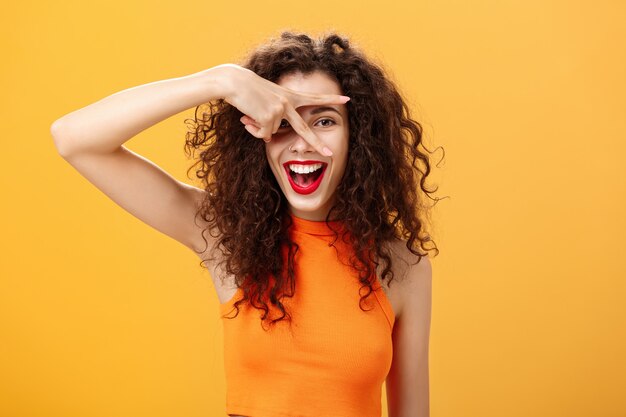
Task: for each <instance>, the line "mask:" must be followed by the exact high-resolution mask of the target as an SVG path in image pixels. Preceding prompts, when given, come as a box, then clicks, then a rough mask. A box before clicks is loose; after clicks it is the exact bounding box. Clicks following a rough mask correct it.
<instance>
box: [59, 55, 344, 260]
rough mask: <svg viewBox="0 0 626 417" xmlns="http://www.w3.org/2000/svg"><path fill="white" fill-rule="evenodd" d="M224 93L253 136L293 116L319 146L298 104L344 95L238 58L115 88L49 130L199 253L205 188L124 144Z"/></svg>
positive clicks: (144, 214) (97, 181)
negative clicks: (292, 83) (300, 85)
mask: <svg viewBox="0 0 626 417" xmlns="http://www.w3.org/2000/svg"><path fill="white" fill-rule="evenodd" d="M217 98H223V99H225V100H226V101H227V102H228V103H230V104H231V105H233V106H234V107H236V108H237V109H238V110H240V111H241V112H242V113H243V114H244V115H245V116H247V117H249V118H250V120H252V121H254V124H255V125H254V126H253V125H252V124H246V126H245V127H246V129H247V130H248V131H249V132H250V133H251V134H252V135H253V136H256V137H258V138H267V137H268V136H269V137H271V134H272V133H274V132H276V129H278V126H279V125H280V122H281V120H282V119H283V118H286V119H287V120H289V122H290V124H291V125H292V126H294V129H296V130H297V131H298V132H299V133H300V134H301V135H302V136H303V137H304V138H305V140H307V141H309V142H310V143H311V144H313V145H314V146H315V147H316V148H318V149H320V150H321V149H323V147H324V144H323V143H322V142H321V140H320V139H319V138H317V136H316V135H315V134H314V133H313V131H312V130H310V129H309V128H308V126H307V125H306V123H305V122H304V120H302V118H301V117H300V116H299V115H298V113H297V111H296V110H295V107H298V106H301V105H309V104H327V103H328V104H332V103H343V102H345V99H343V98H342V97H341V96H338V95H335V94H330V95H318V94H304V93H298V92H294V91H292V90H288V89H285V88H283V87H281V86H279V85H277V84H275V83H273V82H271V81H269V80H266V79H264V78H262V77H259V76H258V75H256V74H255V73H254V72H253V71H250V70H248V69H245V68H243V67H241V66H239V65H234V64H223V65H218V66H216V67H213V68H209V69H207V70H203V71H200V72H198V73H194V74H191V75H188V76H185V77H179V78H172V79H167V80H162V81H156V82H152V83H148V84H144V85H140V86H137V87H133V88H129V89H126V90H123V91H120V92H118V93H115V94H112V95H110V96H108V97H105V98H104V99H102V100H100V101H97V102H95V103H93V104H90V105H88V106H87V107H84V108H81V109H79V110H76V111H74V112H72V113H69V114H67V115H65V116H63V117H61V118H60V119H58V120H57V121H55V122H54V123H53V124H52V126H51V128H50V130H51V133H52V136H53V138H54V144H55V146H56V148H57V150H58V152H59V154H60V155H61V156H62V157H63V158H64V159H65V160H66V161H67V162H68V163H69V164H70V165H72V166H73V167H74V168H75V169H76V170H77V171H78V172H80V173H81V174H82V175H83V176H84V177H85V178H86V179H87V180H88V181H90V182H91V183H92V184H93V185H95V186H96V187H97V188H98V189H100V190H101V191H102V192H103V193H105V194H106V195H107V196H108V197H109V198H111V199H112V200H113V201H114V202H115V203H117V204H118V205H120V206H121V207H122V208H124V209H125V210H126V211H128V212H129V213H131V214H132V215H134V216H135V217H137V218H138V219H140V220H142V221H143V222H144V223H146V224H148V225H150V226H152V227H153V228H155V229H157V230H159V231H160V232H162V233H164V234H166V235H168V236H170V237H172V238H174V239H175V240H177V241H179V242H181V243H183V244H184V245H185V246H187V247H189V248H191V249H193V250H194V251H196V252H199V251H204V249H205V248H206V247H205V245H206V244H205V242H204V239H203V237H202V231H203V230H204V229H206V224H205V222H204V221H203V220H202V219H196V217H195V214H196V212H197V207H198V205H199V203H200V202H201V201H202V200H204V199H205V193H206V192H205V191H204V190H201V189H199V188H197V187H193V186H190V185H187V184H185V183H182V182H180V181H177V180H176V179H175V178H173V177H172V176H171V175H169V174H168V173H167V172H165V171H163V170H162V169H161V168H160V167H158V166H157V165H156V164H154V163H153V162H151V161H149V160H148V159H146V158H144V157H142V156H141V155H138V154H136V153H134V152H132V151H130V150H129V149H127V148H125V147H124V146H123V144H124V143H125V142H126V141H127V140H129V139H130V138H132V137H133V136H135V135H136V134H138V133H139V132H141V131H143V130H145V129H147V128H148V127H150V126H152V125H154V124H155V123H157V122H159V121H161V120H163V119H165V118H167V117H170V116H172V115H174V114H177V113H179V112H181V111H183V110H185V109H188V108H191V107H195V106H198V105H200V104H203V103H207V102H209V101H212V100H213V99H217ZM244 119H245V118H244ZM242 123H244V122H243V121H242ZM196 220H197V221H198V223H196ZM205 237H206V239H207V241H209V240H210V239H211V238H212V237H211V236H210V235H209V234H207V233H205ZM210 243H211V242H210V241H209V244H210Z"/></svg>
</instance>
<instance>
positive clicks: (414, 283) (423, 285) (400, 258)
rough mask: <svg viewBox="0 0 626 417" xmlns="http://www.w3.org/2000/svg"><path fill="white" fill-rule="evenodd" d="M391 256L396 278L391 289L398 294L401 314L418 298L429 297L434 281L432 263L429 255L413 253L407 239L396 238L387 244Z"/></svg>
mask: <svg viewBox="0 0 626 417" xmlns="http://www.w3.org/2000/svg"><path fill="white" fill-rule="evenodd" d="M386 247H387V249H388V250H389V254H390V257H391V262H392V268H393V272H394V278H393V281H392V283H391V285H390V288H389V291H390V292H393V294H395V295H396V298H397V299H398V301H399V304H400V315H402V312H404V311H405V310H406V309H407V306H408V305H409V304H411V303H414V301H415V300H416V299H419V298H423V297H429V294H430V287H431V281H432V265H431V262H430V259H429V258H428V256H422V257H421V258H420V257H418V256H417V255H415V254H413V253H412V252H411V251H410V250H409V249H408V248H407V246H406V241H403V240H400V239H395V240H394V241H392V242H388V243H387V244H386Z"/></svg>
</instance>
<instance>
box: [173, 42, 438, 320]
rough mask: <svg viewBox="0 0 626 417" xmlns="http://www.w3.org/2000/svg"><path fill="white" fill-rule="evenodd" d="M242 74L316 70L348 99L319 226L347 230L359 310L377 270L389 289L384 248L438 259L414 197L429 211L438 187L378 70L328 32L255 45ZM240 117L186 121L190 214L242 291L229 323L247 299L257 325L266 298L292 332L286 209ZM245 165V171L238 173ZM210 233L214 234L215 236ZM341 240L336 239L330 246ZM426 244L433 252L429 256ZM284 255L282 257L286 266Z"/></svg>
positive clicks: (403, 108) (416, 135)
mask: <svg viewBox="0 0 626 417" xmlns="http://www.w3.org/2000/svg"><path fill="white" fill-rule="evenodd" d="M241 66H243V67H245V68H248V69H250V70H252V71H254V72H255V73H256V74H257V75H259V76H261V77H263V78H265V79H267V80H270V81H272V82H276V81H277V80H278V79H279V78H280V77H281V76H282V75H285V74H290V73H294V72H301V73H303V74H305V75H306V74H310V73H311V72H313V71H322V72H323V73H325V74H327V75H328V76H330V77H331V78H332V79H334V80H336V81H337V82H338V84H339V86H340V87H341V90H342V94H344V95H347V96H349V97H350V101H348V102H347V103H346V105H347V109H348V114H349V126H350V129H349V131H350V132H349V149H348V161H347V165H346V170H345V173H344V176H343V178H342V180H341V183H340V184H339V186H338V188H337V198H336V202H335V204H334V206H333V207H332V208H331V209H330V212H329V213H328V215H327V217H326V220H325V221H326V223H327V224H328V222H329V220H330V219H331V218H338V219H342V224H343V225H344V226H345V227H344V229H343V230H344V231H343V233H342V236H341V238H342V239H343V240H344V241H345V242H346V243H350V245H351V247H352V248H353V249H354V254H352V255H350V258H349V259H350V263H351V267H352V268H353V269H354V271H355V272H356V273H358V276H359V281H360V283H361V284H362V286H361V288H360V290H361V289H363V288H366V289H368V291H367V293H366V294H365V295H362V296H361V299H360V306H361V303H362V302H363V301H364V300H365V299H366V298H367V297H368V296H370V294H371V293H372V291H373V287H372V285H373V284H375V283H376V278H375V271H376V267H377V266H378V265H379V263H380V262H383V264H384V268H383V270H382V275H381V277H380V278H381V280H385V279H388V280H389V282H391V281H392V280H393V277H394V273H393V270H392V260H391V256H390V252H389V250H388V249H387V248H385V245H384V244H385V243H387V242H390V241H392V240H394V239H400V240H402V241H403V242H405V243H406V247H407V248H408V249H409V250H410V252H411V253H412V254H414V255H416V256H417V257H418V262H419V261H420V260H421V258H422V257H423V256H427V255H426V254H424V253H423V252H420V251H419V250H418V249H422V250H426V251H428V250H435V251H436V253H437V254H438V253H439V250H438V249H437V246H436V245H435V244H434V242H433V240H432V239H431V237H430V236H429V235H428V234H427V233H426V232H425V231H424V224H423V217H424V216H426V217H428V208H427V207H425V206H424V204H423V200H424V199H423V198H422V197H421V196H420V194H419V191H420V189H421V190H422V191H423V192H424V195H425V196H428V197H429V198H431V199H432V200H435V203H436V201H437V200H438V199H433V198H432V197H431V196H430V195H429V194H432V193H434V192H435V191H437V188H435V190H428V189H426V187H425V185H424V184H425V181H426V177H427V176H428V175H429V173H430V171H431V165H430V163H429V158H428V156H427V155H426V154H425V153H423V152H421V151H420V150H419V149H418V148H419V145H422V147H424V145H423V143H422V126H421V125H420V124H419V123H418V122H417V121H415V120H413V119H411V117H410V114H409V108H408V106H407V104H406V103H405V100H404V99H403V98H402V97H401V94H400V93H399V92H398V90H397V88H396V87H395V85H394V83H393V82H392V81H391V80H390V79H388V77H387V76H385V73H384V70H383V69H382V67H381V66H379V65H377V64H376V63H374V62H373V61H372V60H371V59H368V58H367V57H366V56H365V54H364V53H363V52H361V51H360V50H359V49H357V48H355V47H354V46H353V45H351V44H350V42H349V40H348V38H346V37H345V36H341V35H339V34H337V33H335V32H330V33H327V34H325V35H323V36H321V37H319V38H318V39H312V38H311V37H309V36H308V35H307V34H305V33H298V32H293V31H283V32H282V33H281V34H280V36H279V37H274V38H271V39H270V40H269V42H267V43H265V44H262V45H260V46H258V47H257V48H256V49H255V50H254V51H252V53H251V54H249V55H248V57H247V59H245V62H244V63H242V64H241ZM200 115H201V117H199V116H200ZM242 115H243V113H242V112H240V111H239V110H238V109H237V108H235V107H234V106H232V105H230V104H228V103H227V102H226V101H225V100H224V99H218V100H214V101H212V102H210V103H206V104H203V105H200V106H198V107H197V108H196V111H195V119H193V120H192V119H186V120H185V122H186V123H187V122H190V124H191V126H190V129H189V132H187V135H186V142H185V151H186V153H187V154H188V155H189V153H190V151H191V150H192V149H194V150H199V151H200V158H199V159H198V161H197V162H196V163H195V164H194V165H192V167H190V168H189V170H191V169H192V168H193V167H194V166H196V165H198V164H199V165H200V167H199V168H198V169H197V170H196V176H197V177H198V178H200V179H201V180H202V183H203V186H204V188H205V190H206V191H207V193H206V199H205V200H204V201H203V202H202V204H201V207H200V208H199V210H198V213H197V215H199V216H201V217H202V218H203V219H204V220H205V222H207V224H208V226H207V228H206V229H205V230H204V231H203V234H202V237H203V239H204V240H205V243H207V240H206V238H205V236H204V232H208V233H209V234H210V235H211V236H212V237H214V238H217V241H216V243H217V244H216V246H215V247H214V248H213V251H212V252H211V253H212V254H213V253H214V251H215V250H216V249H217V248H218V247H219V249H220V251H221V253H222V257H221V261H220V262H219V264H218V265H219V266H222V265H225V268H223V270H224V271H225V272H226V273H227V274H228V275H231V276H234V279H235V283H236V285H237V286H238V287H240V288H241V289H242V292H243V299H241V300H239V301H237V302H236V303H235V305H234V307H235V308H236V309H237V314H236V315H235V316H234V317H228V318H235V317H237V315H238V314H239V305H240V304H241V303H243V302H245V301H246V300H249V304H250V305H252V306H254V307H255V308H257V309H259V310H263V311H264V313H263V316H262V317H261V322H262V323H263V322H264V321H265V320H266V318H267V316H268V311H269V309H268V304H267V301H268V299H269V302H270V303H271V304H272V305H274V306H276V307H278V309H280V311H281V313H282V315H281V316H280V317H278V318H277V319H274V320H271V322H270V324H271V325H273V324H274V323H275V322H278V321H280V320H282V319H284V318H286V319H287V320H288V321H289V323H290V324H291V315H290V314H289V312H288V311H287V310H286V309H285V306H284V305H283V303H282V302H281V299H282V297H293V295H294V294H295V274H294V258H295V254H296V252H297V250H298V245H297V244H296V243H295V242H293V241H292V240H291V239H290V237H289V233H288V228H289V226H291V218H290V216H289V215H288V211H287V208H288V201H287V199H286V197H285V196H284V195H283V193H282V191H281V189H280V187H279V185H278V183H277V181H276V178H275V177H274V175H273V173H272V171H271V169H270V166H269V163H268V161H267V157H266V154H265V150H264V142H263V141H262V140H259V139H257V138H255V137H254V136H252V135H251V134H250V133H248V131H246V130H245V128H244V125H243V124H242V123H241V121H240V120H239V119H240V118H241V116H242ZM424 149H426V148H424ZM426 150H427V149H426ZM427 151H428V150H427ZM428 152H430V151H428ZM430 153H432V152H430ZM243 166H245V170H244V169H236V168H235V167H243ZM188 174H189V171H188ZM418 184H419V185H418ZM329 227H331V225H330V224H329ZM213 231H217V233H216V234H215V235H213V234H212V232H213ZM338 238H339V234H338V231H335V236H334V241H333V243H334V242H336V241H337V239H338ZM428 243H430V244H432V247H430V248H428V246H429V245H428ZM207 244H208V243H207ZM333 246H334V245H333ZM281 248H286V249H287V251H286V253H287V254H288V255H287V259H286V260H285V259H283V255H284V254H283V253H282V250H281ZM205 250H206V249H205ZM335 250H336V248H335ZM209 259H210V260H216V259H217V258H215V257H211V258H209ZM209 259H204V260H203V261H202V262H204V261H207V260H209ZM285 261H286V262H285ZM273 281H274V282H273ZM287 289H290V291H289V292H287V291H286V290H287ZM361 309H362V310H363V307H362V306H361Z"/></svg>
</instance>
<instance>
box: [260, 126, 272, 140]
mask: <svg viewBox="0 0 626 417" xmlns="http://www.w3.org/2000/svg"><path fill="white" fill-rule="evenodd" d="M271 129H272V126H268V125H264V126H261V127H260V128H259V130H258V131H257V134H258V137H260V138H262V139H263V140H264V141H265V142H269V141H270V139H271V138H272V131H271Z"/></svg>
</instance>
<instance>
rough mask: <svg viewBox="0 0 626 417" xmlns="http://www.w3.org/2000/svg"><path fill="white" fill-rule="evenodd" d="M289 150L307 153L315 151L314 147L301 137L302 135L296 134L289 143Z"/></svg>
mask: <svg viewBox="0 0 626 417" xmlns="http://www.w3.org/2000/svg"><path fill="white" fill-rule="evenodd" d="M289 150H290V151H291V152H294V153H302V154H303V153H308V152H315V148H313V146H311V145H310V144H309V142H307V141H306V140H304V139H303V138H302V136H300V135H298V134H296V135H295V139H294V140H293V142H292V143H291V145H289Z"/></svg>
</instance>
